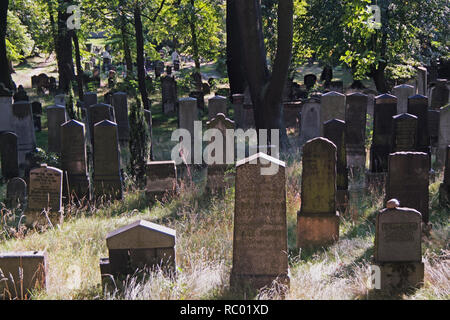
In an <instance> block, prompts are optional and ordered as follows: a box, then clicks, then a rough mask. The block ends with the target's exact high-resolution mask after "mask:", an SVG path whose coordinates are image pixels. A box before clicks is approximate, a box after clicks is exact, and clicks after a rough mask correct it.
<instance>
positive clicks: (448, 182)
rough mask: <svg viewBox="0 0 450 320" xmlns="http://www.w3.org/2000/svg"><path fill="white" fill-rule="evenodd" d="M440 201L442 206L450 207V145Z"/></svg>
mask: <svg viewBox="0 0 450 320" xmlns="http://www.w3.org/2000/svg"><path fill="white" fill-rule="evenodd" d="M439 201H440V203H441V205H442V206H450V145H448V146H447V157H446V159H445V169H444V181H443V182H442V183H441V185H440V187H439Z"/></svg>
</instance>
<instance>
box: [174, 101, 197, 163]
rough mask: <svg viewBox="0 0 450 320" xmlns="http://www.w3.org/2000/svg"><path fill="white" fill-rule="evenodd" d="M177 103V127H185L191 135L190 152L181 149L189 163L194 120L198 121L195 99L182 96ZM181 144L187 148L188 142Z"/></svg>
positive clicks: (191, 155) (192, 143)
mask: <svg viewBox="0 0 450 320" xmlns="http://www.w3.org/2000/svg"><path fill="white" fill-rule="evenodd" d="M178 105H179V108H178V128H179V129H186V130H187V131H189V133H190V135H191V141H190V148H191V149H190V152H189V151H188V150H183V152H184V155H185V157H186V161H187V162H188V163H190V164H191V163H193V159H194V157H193V154H194V131H195V127H194V122H195V121H198V109H197V100H196V99H194V98H182V99H180V100H179V102H178ZM183 144H184V145H185V146H186V148H187V146H188V145H189V142H188V141H185V142H183Z"/></svg>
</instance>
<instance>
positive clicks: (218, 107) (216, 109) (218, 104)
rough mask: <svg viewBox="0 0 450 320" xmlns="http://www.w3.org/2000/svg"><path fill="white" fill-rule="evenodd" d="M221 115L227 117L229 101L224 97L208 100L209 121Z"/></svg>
mask: <svg viewBox="0 0 450 320" xmlns="http://www.w3.org/2000/svg"><path fill="white" fill-rule="evenodd" d="M219 113H222V114H224V115H225V116H226V115H227V99H226V98H225V97H222V96H214V97H212V98H211V99H209V100H208V119H209V120H211V119H213V118H215V117H216V115H217V114H219Z"/></svg>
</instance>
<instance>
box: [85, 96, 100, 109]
mask: <svg viewBox="0 0 450 320" xmlns="http://www.w3.org/2000/svg"><path fill="white" fill-rule="evenodd" d="M97 103H98V98H97V93H96V92H86V93H85V94H84V96H83V109H86V110H87V109H89V107H90V106H93V105H95V104H97Z"/></svg>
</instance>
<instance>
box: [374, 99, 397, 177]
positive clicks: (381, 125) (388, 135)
mask: <svg viewBox="0 0 450 320" xmlns="http://www.w3.org/2000/svg"><path fill="white" fill-rule="evenodd" d="M396 114H397V98H396V97H395V96H392V95H389V94H383V95H380V96H377V97H376V98H375V108H374V117H373V138H372V147H371V149H370V168H371V172H372V173H383V172H387V169H388V157H389V152H390V151H391V142H392V129H393V127H394V126H393V121H394V120H393V116H395V115H396Z"/></svg>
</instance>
